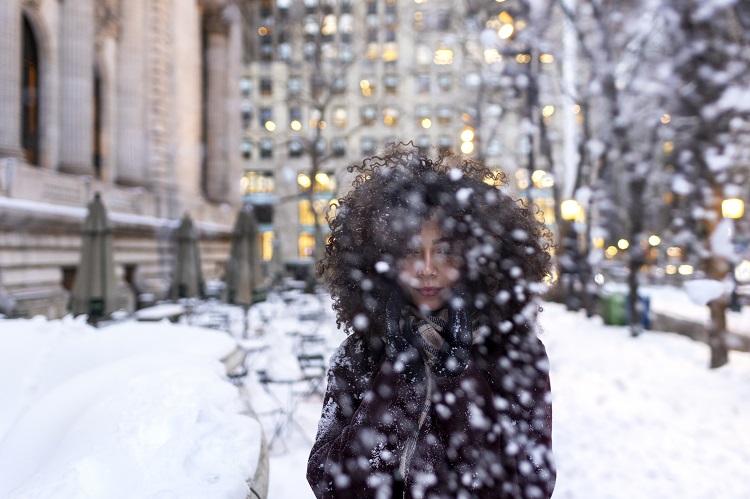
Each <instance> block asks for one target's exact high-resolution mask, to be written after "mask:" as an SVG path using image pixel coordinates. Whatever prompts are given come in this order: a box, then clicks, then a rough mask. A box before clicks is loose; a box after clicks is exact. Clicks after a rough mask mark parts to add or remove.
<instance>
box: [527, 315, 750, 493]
mask: <svg viewBox="0 0 750 499" xmlns="http://www.w3.org/2000/svg"><path fill="white" fill-rule="evenodd" d="M544 309H545V310H544V312H543V313H542V314H541V324H542V326H543V328H544V329H545V332H544V334H543V335H542V340H543V341H544V343H545V345H546V346H547V351H548V354H549V357H550V364H551V379H552V395H553V447H554V452H555V459H556V462H557V466H558V480H557V485H556V487H555V494H554V496H553V498H554V499H563V498H581V497H597V498H599V497H607V498H612V499H616V498H622V499H626V498H632V497H638V498H648V499H651V498H659V497H680V498H683V499H708V498H712V497H722V498H732V499H741V498H745V497H750V483H749V482H748V481H747V480H745V479H744V478H743V477H744V476H745V475H746V469H747V463H748V462H750V433H748V431H747V422H748V415H750V388H748V379H750V355H748V354H744V353H738V352H733V353H732V354H731V362H730V364H729V365H728V366H725V367H723V368H721V369H718V370H709V369H708V368H707V367H706V366H707V364H708V355H709V353H708V348H707V347H706V346H705V345H703V344H701V343H698V342H695V341H692V340H689V339H687V338H683V337H679V336H675V335H661V334H649V333H645V334H644V335H642V336H640V337H638V338H635V339H634V338H631V337H630V336H629V333H628V331H627V328H624V327H606V326H602V325H601V323H600V322H599V321H598V320H588V319H586V318H585V317H584V316H583V315H579V314H573V313H568V312H565V310H564V308H563V307H561V306H559V305H557V304H545V305H544Z"/></svg>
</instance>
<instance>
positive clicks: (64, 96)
mask: <svg viewBox="0 0 750 499" xmlns="http://www.w3.org/2000/svg"><path fill="white" fill-rule="evenodd" d="M60 25H61V29H60V35H61V36H60V75H61V77H60V169H61V170H63V171H66V172H70V173H78V174H92V173H93V165H92V159H93V158H92V151H93V134H94V120H93V107H94V3H93V1H92V0H76V1H74V2H71V1H65V2H63V3H62V19H61V24H60Z"/></svg>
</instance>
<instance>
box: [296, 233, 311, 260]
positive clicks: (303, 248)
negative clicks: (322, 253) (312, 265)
mask: <svg viewBox="0 0 750 499" xmlns="http://www.w3.org/2000/svg"><path fill="white" fill-rule="evenodd" d="M297 246H298V248H299V257H300V258H312V256H313V254H314V253H315V236H314V235H312V234H310V233H309V232H300V234H299V238H298V239H297Z"/></svg>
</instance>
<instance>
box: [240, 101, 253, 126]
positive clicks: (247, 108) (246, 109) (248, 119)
mask: <svg viewBox="0 0 750 499" xmlns="http://www.w3.org/2000/svg"><path fill="white" fill-rule="evenodd" d="M240 113H241V116H242V128H245V129H247V128H250V123H252V121H253V105H252V104H250V103H249V102H243V103H242V106H241V107H240Z"/></svg>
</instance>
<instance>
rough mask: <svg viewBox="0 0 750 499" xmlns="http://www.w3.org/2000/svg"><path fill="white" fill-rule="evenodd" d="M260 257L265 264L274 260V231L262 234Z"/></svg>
mask: <svg viewBox="0 0 750 499" xmlns="http://www.w3.org/2000/svg"><path fill="white" fill-rule="evenodd" d="M260 257H261V259H262V260H263V261H264V262H269V261H271V259H272V258H273V231H272V230H267V231H265V232H261V233H260Z"/></svg>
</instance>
